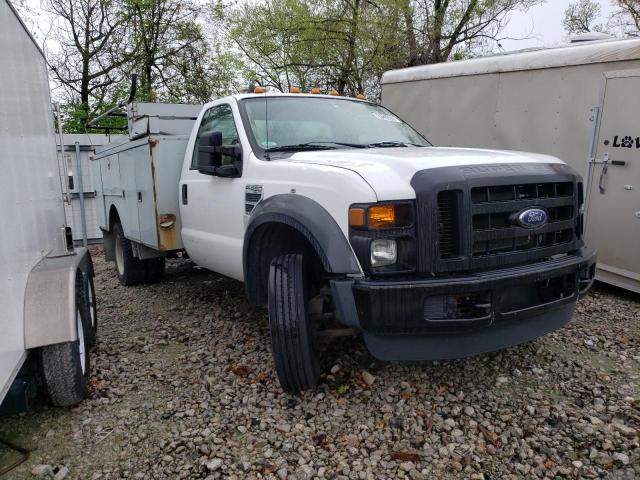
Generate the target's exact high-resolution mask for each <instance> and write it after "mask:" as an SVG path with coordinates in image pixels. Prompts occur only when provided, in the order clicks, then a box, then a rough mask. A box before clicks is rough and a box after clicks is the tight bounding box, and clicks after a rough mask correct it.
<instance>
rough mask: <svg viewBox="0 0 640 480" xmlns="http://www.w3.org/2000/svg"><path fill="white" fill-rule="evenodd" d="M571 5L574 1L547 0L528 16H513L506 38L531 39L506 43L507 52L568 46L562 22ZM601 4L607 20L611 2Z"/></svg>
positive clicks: (502, 42)
mask: <svg viewBox="0 0 640 480" xmlns="http://www.w3.org/2000/svg"><path fill="white" fill-rule="evenodd" d="M574 1H575V0H574ZM570 3H572V0H546V2H545V3H543V4H541V5H538V6H537V7H533V8H531V9H529V11H528V12H526V13H522V12H515V13H513V14H512V15H511V19H510V21H509V25H508V26H507V28H506V29H505V31H504V32H503V33H502V36H503V37H511V38H518V39H521V38H525V37H529V38H526V39H525V40H503V41H501V42H500V44H501V45H502V47H503V48H504V50H506V51H509V50H519V49H521V48H529V47H552V46H554V45H560V44H563V43H565V42H566V40H567V35H566V33H565V32H564V30H563V28H562V19H563V17H564V11H565V10H566V8H567V7H568V6H569V4H570ZM599 3H600V4H601V5H602V15H603V16H604V17H606V16H607V14H608V13H609V12H610V11H611V9H612V8H611V4H610V2H609V1H608V0H600V2H599Z"/></svg>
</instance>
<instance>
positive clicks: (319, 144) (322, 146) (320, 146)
mask: <svg viewBox="0 0 640 480" xmlns="http://www.w3.org/2000/svg"><path fill="white" fill-rule="evenodd" d="M327 144H330V145H327ZM333 145H340V146H343V147H351V148H368V147H369V146H368V145H365V144H362V143H346V142H331V141H326V142H325V141H316V142H306V143H298V144H295V145H280V146H278V147H271V148H267V149H265V152H292V151H302V150H335V149H336V148H337V147H335V146H333Z"/></svg>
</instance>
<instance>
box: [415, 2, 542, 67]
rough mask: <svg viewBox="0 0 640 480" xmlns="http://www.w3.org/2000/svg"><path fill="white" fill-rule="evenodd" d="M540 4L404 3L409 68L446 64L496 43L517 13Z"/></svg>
mask: <svg viewBox="0 0 640 480" xmlns="http://www.w3.org/2000/svg"><path fill="white" fill-rule="evenodd" d="M539 3H542V2H541V1H540V0H418V1H412V0H404V5H403V12H404V18H405V24H406V44H407V45H408V46H409V58H408V61H407V65H408V66H412V65H422V64H429V63H439V62H446V61H447V60H450V59H451V58H452V56H453V55H454V54H456V53H457V52H458V53H461V54H462V55H463V56H466V55H465V54H464V53H462V52H465V53H466V54H468V52H471V51H473V50H474V49H478V48H480V49H486V46H487V44H488V43H490V42H492V41H497V40H499V38H500V33H501V32H502V30H503V29H504V27H505V25H506V23H507V22H508V18H509V17H508V16H509V14H510V13H511V12H513V11H514V10H526V9H528V8H531V7H532V6H534V5H536V4H539Z"/></svg>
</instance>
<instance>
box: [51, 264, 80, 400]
mask: <svg viewBox="0 0 640 480" xmlns="http://www.w3.org/2000/svg"><path fill="white" fill-rule="evenodd" d="M86 312H87V309H86V298H85V286H84V282H83V279H82V275H81V274H80V273H78V275H77V277H76V330H77V334H78V339H77V340H75V341H73V342H65V343H57V344H55V345H47V346H45V347H42V348H41V349H40V365H41V368H42V373H43V378H44V383H45V386H46V389H47V393H48V394H49V399H50V400H51V403H52V404H53V405H55V406H57V407H66V406H69V405H75V404H76V403H78V402H80V401H81V400H83V399H84V398H85V397H86V396H87V390H88V385H89V373H90V371H91V369H90V364H89V343H88V341H87V340H88V339H87V336H86V335H85V332H87V331H88V329H89V319H88V318H87V316H86Z"/></svg>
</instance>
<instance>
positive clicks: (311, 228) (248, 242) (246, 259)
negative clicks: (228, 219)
mask: <svg viewBox="0 0 640 480" xmlns="http://www.w3.org/2000/svg"><path fill="white" fill-rule="evenodd" d="M267 224H283V225H286V226H288V227H290V228H292V229H294V230H296V231H297V232H298V233H300V234H301V235H302V236H303V237H304V238H306V239H307V241H308V242H309V243H310V244H311V246H312V247H313V249H314V250H315V252H316V253H317V255H318V258H319V259H320V261H321V263H322V266H323V268H324V269H325V270H326V271H327V272H328V273H334V274H360V273H362V270H361V269H360V264H359V263H358V260H357V259H356V256H355V254H354V253H353V250H352V248H351V245H350V244H349V241H348V240H347V238H346V237H345V235H344V233H343V232H342V230H341V229H340V227H339V226H338V224H337V223H336V221H335V220H334V218H333V217H332V216H331V214H330V213H329V212H328V211H327V210H326V209H325V208H324V207H322V205H320V204H319V203H317V202H316V201H314V200H312V199H310V198H308V197H304V196H301V195H294V194H280V195H274V196H272V197H269V198H267V199H266V200H264V201H262V202H260V203H259V204H258V205H257V206H256V208H255V209H254V210H253V212H252V214H251V217H250V218H249V222H248V225H247V229H246V230H245V235H244V243H243V252H242V259H243V271H244V278H245V283H246V287H247V293H248V294H249V297H250V298H252V299H254V296H253V295H252V293H251V292H255V285H253V283H255V282H256V281H257V280H255V278H253V279H252V275H251V272H250V270H251V268H252V264H251V261H250V256H251V255H252V254H253V252H254V251H255V246H254V245H252V241H253V240H254V239H255V237H254V234H255V233H256V231H258V230H259V229H260V227H262V226H265V225H267Z"/></svg>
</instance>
